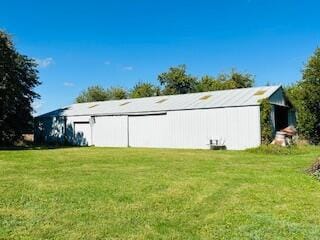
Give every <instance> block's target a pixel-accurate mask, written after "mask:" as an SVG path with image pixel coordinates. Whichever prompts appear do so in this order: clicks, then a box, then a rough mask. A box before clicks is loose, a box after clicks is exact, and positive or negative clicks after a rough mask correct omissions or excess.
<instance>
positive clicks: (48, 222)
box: [0, 147, 320, 239]
mask: <svg viewBox="0 0 320 240" xmlns="http://www.w3.org/2000/svg"><path fill="white" fill-rule="evenodd" d="M318 155H320V148H316V147H309V148H305V149H304V150H303V151H301V152H297V153H295V154H289V155H281V154H280V155H279V154H278V155H277V154H259V153H252V152H247V151H206V150H168V149H121V148H119V149H116V148H65V149H54V150H24V151H0V239H319V238H320V211H319V210H320V182H318V181H317V180H315V179H314V178H312V177H310V176H308V175H306V174H305V172H304V171H305V169H306V168H308V167H309V165H310V164H311V163H312V162H313V161H314V159H315V158H316V156H318Z"/></svg>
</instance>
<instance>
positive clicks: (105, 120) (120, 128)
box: [93, 116, 128, 147]
mask: <svg viewBox="0 0 320 240" xmlns="http://www.w3.org/2000/svg"><path fill="white" fill-rule="evenodd" d="M127 120H128V117H127V116H100V117H95V123H94V124H93V145H95V146H98V147H127V146H128V130H127Z"/></svg>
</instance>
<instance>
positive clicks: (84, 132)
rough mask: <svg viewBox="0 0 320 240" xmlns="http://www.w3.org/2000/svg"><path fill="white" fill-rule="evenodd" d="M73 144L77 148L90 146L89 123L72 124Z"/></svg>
mask: <svg viewBox="0 0 320 240" xmlns="http://www.w3.org/2000/svg"><path fill="white" fill-rule="evenodd" d="M74 142H75V144H76V145H79V146H90V145H92V144H91V127H90V123H89V122H75V123H74Z"/></svg>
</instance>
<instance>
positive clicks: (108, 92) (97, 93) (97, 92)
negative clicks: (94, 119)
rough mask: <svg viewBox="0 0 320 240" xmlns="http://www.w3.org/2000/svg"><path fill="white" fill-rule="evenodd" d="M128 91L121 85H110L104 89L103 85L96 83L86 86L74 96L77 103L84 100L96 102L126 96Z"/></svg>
mask: <svg viewBox="0 0 320 240" xmlns="http://www.w3.org/2000/svg"><path fill="white" fill-rule="evenodd" d="M127 96H128V93H127V91H126V90H125V89H124V88H121V87H110V88H108V89H104V88H103V87H101V86H99V85H96V86H92V87H88V88H87V89H86V90H84V91H82V92H81V93H80V95H79V96H78V97H77V98H76V102H77V103H84V102H98V101H107V100H117V99H124V98H127Z"/></svg>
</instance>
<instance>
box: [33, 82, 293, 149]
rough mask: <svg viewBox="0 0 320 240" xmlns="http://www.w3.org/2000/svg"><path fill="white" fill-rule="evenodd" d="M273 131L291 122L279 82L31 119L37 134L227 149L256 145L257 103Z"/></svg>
mask: <svg viewBox="0 0 320 240" xmlns="http://www.w3.org/2000/svg"><path fill="white" fill-rule="evenodd" d="M264 98H267V99H269V101H270V103H271V104H272V114H271V116H270V117H271V119H272V122H273V127H274V130H278V129H280V128H282V127H286V126H287V125H288V124H292V123H293V122H290V121H293V120H291V119H293V118H292V116H291V115H290V111H289V110H290V104H289V103H288V101H287V100H286V99H285V97H284V94H283V90H282V87H281V86H268V87H255V88H245V89H233V90H223V91H213V92H201V93H191V94H184V95H171V96H157V97H148V98H137V99H124V100H113V101H103V102H91V103H80V104H73V105H70V106H68V107H65V108H62V109H58V110H55V111H53V112H50V113H47V114H44V115H41V116H39V117H37V118H36V129H35V133H36V139H37V141H38V142H43V143H60V144H63V143H69V144H70V143H71V144H76V145H94V146H108V147H109V146H110V147H156V148H201V149H208V148H209V142H210V140H213V141H218V142H219V143H223V144H225V145H226V147H227V149H245V148H250V147H256V146H259V145H260V142H261V136H260V103H259V100H261V99H264Z"/></svg>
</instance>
